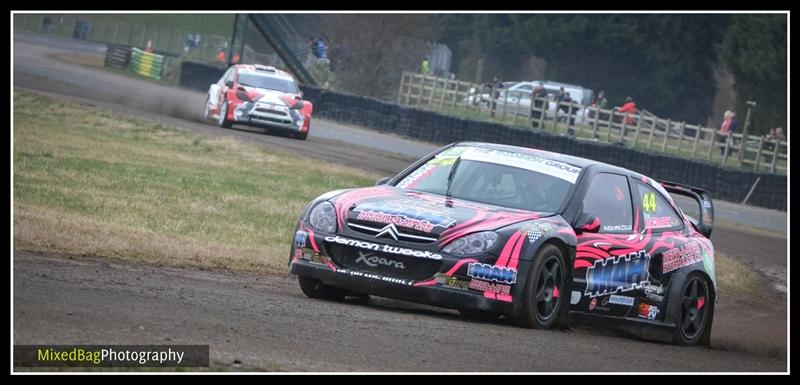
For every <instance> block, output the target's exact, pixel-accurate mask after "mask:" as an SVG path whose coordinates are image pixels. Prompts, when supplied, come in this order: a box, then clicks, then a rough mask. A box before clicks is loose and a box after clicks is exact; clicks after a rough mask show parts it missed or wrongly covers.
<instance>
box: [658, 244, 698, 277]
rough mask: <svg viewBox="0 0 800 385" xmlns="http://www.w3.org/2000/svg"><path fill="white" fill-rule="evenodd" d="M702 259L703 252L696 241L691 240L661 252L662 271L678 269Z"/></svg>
mask: <svg viewBox="0 0 800 385" xmlns="http://www.w3.org/2000/svg"><path fill="white" fill-rule="evenodd" d="M702 260H703V253H702V251H701V250H700V245H699V244H698V243H697V242H696V241H691V242H689V243H687V244H685V245H683V246H681V247H678V248H674V249H670V250H667V251H665V252H664V253H663V254H662V261H663V273H664V274H666V273H669V272H671V271H674V270H678V269H680V268H681V267H684V266H689V265H692V264H695V263H697V262H700V261H702Z"/></svg>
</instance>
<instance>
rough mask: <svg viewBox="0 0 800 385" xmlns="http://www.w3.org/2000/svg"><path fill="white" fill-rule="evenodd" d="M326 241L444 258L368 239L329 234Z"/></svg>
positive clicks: (376, 249) (388, 251)
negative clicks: (368, 240) (361, 239)
mask: <svg viewBox="0 0 800 385" xmlns="http://www.w3.org/2000/svg"><path fill="white" fill-rule="evenodd" d="M325 241H326V242H331V243H338V244H341V245H346V246H353V247H358V248H360V249H366V250H372V251H380V252H383V253H389V254H398V255H407V256H411V257H416V258H428V259H437V260H438V259H442V256H441V255H440V254H436V253H431V252H430V251H427V250H426V251H422V250H413V249H406V248H404V247H397V246H390V245H382V244H377V243H372V242H367V241H359V240H357V239H350V238H344V237H340V236H338V235H337V236H335V237H332V236H327V237H325Z"/></svg>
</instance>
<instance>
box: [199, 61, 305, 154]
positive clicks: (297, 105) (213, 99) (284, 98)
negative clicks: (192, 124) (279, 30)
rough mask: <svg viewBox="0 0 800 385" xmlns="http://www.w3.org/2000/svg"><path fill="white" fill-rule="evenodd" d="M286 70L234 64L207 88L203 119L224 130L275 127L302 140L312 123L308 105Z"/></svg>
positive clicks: (257, 65)
mask: <svg viewBox="0 0 800 385" xmlns="http://www.w3.org/2000/svg"><path fill="white" fill-rule="evenodd" d="M302 99H303V93H302V92H301V91H300V89H299V88H298V86H297V82H296V81H295V79H294V77H293V76H292V75H291V74H289V73H288V72H286V71H282V70H279V69H277V68H275V67H270V66H264V65H260V64H237V65H234V66H231V67H230V68H228V70H227V71H225V74H224V75H222V78H220V79H219V81H217V82H216V83H214V84H212V85H211V87H209V89H208V96H207V97H206V103H205V113H204V115H205V117H206V119H215V120H216V121H217V124H218V125H219V126H220V127H223V128H230V127H231V126H233V125H234V124H244V125H249V126H261V127H270V128H278V129H282V130H286V131H289V132H290V133H292V135H293V136H294V137H296V138H300V139H303V140H305V139H306V137H308V131H309V128H310V124H311V111H312V110H313V105H312V104H311V102H309V101H307V100H302Z"/></svg>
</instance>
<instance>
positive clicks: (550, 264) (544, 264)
mask: <svg viewBox="0 0 800 385" xmlns="http://www.w3.org/2000/svg"><path fill="white" fill-rule="evenodd" d="M671 194H678V195H683V196H687V197H690V198H692V200H691V201H694V202H696V204H697V207H696V209H695V208H687V210H689V211H692V212H696V213H697V214H696V215H695V216H696V218H695V217H693V216H689V215H687V214H686V213H684V211H683V209H682V208H681V207H679V206H678V205H677V204H676V202H675V200H673V197H672V195H671ZM713 222H714V208H713V204H712V201H711V197H710V195H709V194H708V192H706V191H704V190H701V189H698V188H695V187H691V186H686V185H681V184H677V183H670V182H657V181H655V180H653V179H650V178H648V177H646V176H644V175H641V174H638V173H636V172H633V171H630V170H627V169H623V168H620V167H616V166H612V165H608V164H604V163H600V162H596V161H592V160H588V159H584V158H578V157H574V156H568V155H562V154H557V153H552V152H547V151H541V150H536V149H530V148H522V147H513V146H505V145H496V144H487V143H455V144H451V145H448V146H445V147H442V148H440V149H438V150H436V151H435V152H433V153H432V154H430V155H428V156H426V157H424V158H422V159H420V160H419V161H417V162H416V163H414V164H412V165H411V166H409V167H408V168H407V169H406V170H404V171H403V172H401V173H400V174H398V175H397V176H395V177H393V178H391V179H384V180H381V181H379V183H378V185H376V186H374V187H366V188H357V189H349V190H337V191H331V192H328V193H325V194H323V195H321V196H319V197H317V198H316V199H314V200H313V201H312V202H311V203H310V204H309V205H308V206H307V207H306V209H305V210H304V212H303V213H302V214H301V216H300V219H299V221H298V224H297V227H296V230H295V231H296V232H295V238H294V241H293V243H292V248H291V253H290V256H289V272H290V273H292V274H295V275H297V276H298V279H299V283H300V288H301V289H302V290H303V292H304V293H305V294H306V295H307V296H309V297H312V298H325V299H333V300H340V299H343V298H345V297H348V296H355V297H362V298H364V297H366V298H368V295H377V296H383V297H390V298H397V299H402V300H409V301H415V302H420V303H426V304H432V305H438V306H444V307H450V308H456V309H460V310H461V311H462V312H463V313H466V314H469V315H472V316H480V317H481V318H484V317H485V316H490V317H498V318H499V317H500V316H504V317H506V318H510V319H511V320H514V321H515V322H516V323H517V324H519V325H521V326H524V327H531V328H542V329H545V328H551V327H553V326H557V327H568V326H569V325H574V324H576V323H580V322H587V321H589V322H591V321H600V320H602V321H612V322H616V321H619V322H616V323H618V324H619V325H620V326H622V327H623V329H627V330H629V331H633V332H635V333H636V334H639V335H640V336H645V337H654V338H658V337H666V338H665V339H667V340H669V341H671V342H673V343H676V344H680V345H695V344H706V345H707V344H709V343H710V338H711V325H712V322H713V317H714V305H715V302H716V301H715V298H716V273H715V267H714V266H715V264H714V247H713V245H712V243H711V241H710V239H709V237H710V236H711V230H712V227H713ZM649 332H657V333H652V334H651V333H649ZM662 332H663V333H662ZM658 339H660V338H658Z"/></svg>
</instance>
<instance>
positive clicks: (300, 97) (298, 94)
mask: <svg viewBox="0 0 800 385" xmlns="http://www.w3.org/2000/svg"><path fill="white" fill-rule="evenodd" d="M295 98H296V99H297V100H300V99H302V98H303V91H300V92H298V93H297V96H295Z"/></svg>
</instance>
